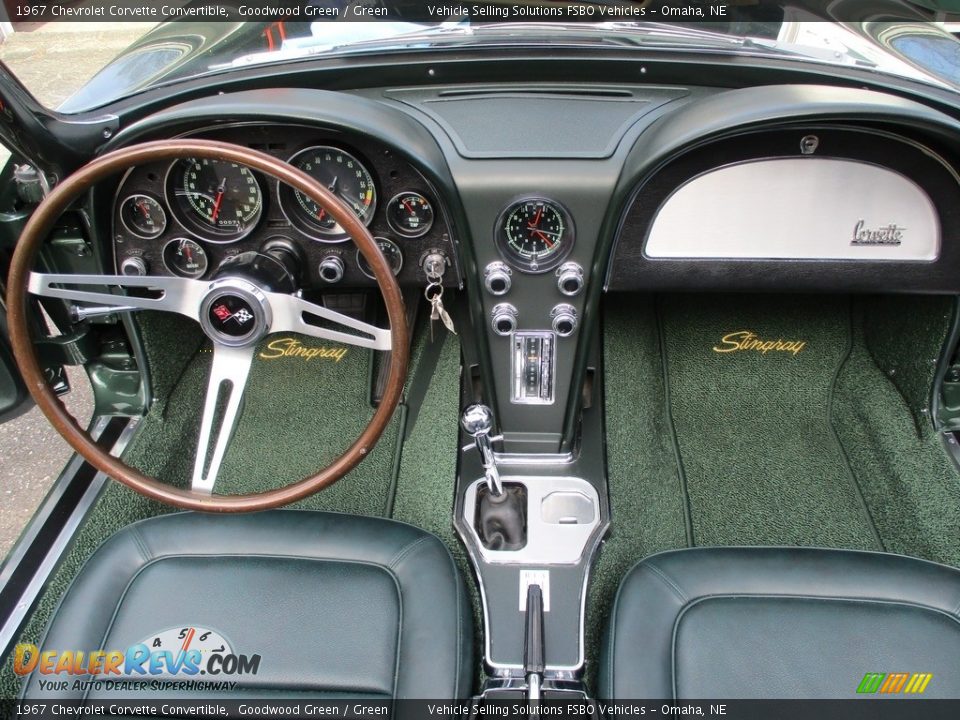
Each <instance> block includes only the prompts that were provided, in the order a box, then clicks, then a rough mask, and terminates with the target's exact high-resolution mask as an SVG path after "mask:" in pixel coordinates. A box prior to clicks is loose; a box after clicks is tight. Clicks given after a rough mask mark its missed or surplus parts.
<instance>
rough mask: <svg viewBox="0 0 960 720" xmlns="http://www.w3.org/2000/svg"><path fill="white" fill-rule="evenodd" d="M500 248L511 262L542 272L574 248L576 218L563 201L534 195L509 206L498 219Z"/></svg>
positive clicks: (519, 267) (561, 259)
mask: <svg viewBox="0 0 960 720" xmlns="http://www.w3.org/2000/svg"><path fill="white" fill-rule="evenodd" d="M496 233H497V247H498V248H499V249H500V252H501V253H502V254H503V256H504V257H505V258H506V259H507V260H508V261H509V262H510V264H511V265H513V266H514V267H516V268H517V269H519V270H522V271H524V272H531V273H540V272H546V271H547V270H551V269H553V268H555V267H556V266H557V265H559V264H560V263H561V262H562V261H563V259H564V258H565V257H566V256H567V255H568V254H569V253H570V251H571V250H572V249H573V239H574V230H573V220H572V219H571V217H570V214H569V213H568V212H567V211H566V209H565V208H564V207H563V206H562V205H560V203H558V202H555V201H553V200H548V199H547V198H539V197H531V198H525V199H523V200H519V201H517V202H515V203H513V204H512V205H510V206H509V207H508V208H507V209H506V210H504V211H503V213H502V214H501V215H500V219H499V221H498V222H497V230H496Z"/></svg>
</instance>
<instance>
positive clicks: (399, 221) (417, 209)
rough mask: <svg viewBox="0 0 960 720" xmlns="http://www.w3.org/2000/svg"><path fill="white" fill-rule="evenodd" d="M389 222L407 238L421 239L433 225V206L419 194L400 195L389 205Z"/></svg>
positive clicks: (406, 193)
mask: <svg viewBox="0 0 960 720" xmlns="http://www.w3.org/2000/svg"><path fill="white" fill-rule="evenodd" d="M387 222H388V223H389V224H390V227H392V228H393V229H394V230H395V231H397V232H398V233H400V234H401V235H403V236H405V237H410V238H415V237H420V236H421V235H425V234H426V233H427V232H428V231H429V230H430V227H431V226H432V225H433V206H432V205H430V201H429V200H427V199H426V198H425V197H424V196H423V195H421V194H420V193H418V192H404V193H400V194H399V195H397V196H396V197H394V198H393V200H391V201H390V202H389V203H388V204H387Z"/></svg>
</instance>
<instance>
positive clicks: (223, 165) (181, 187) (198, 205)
mask: <svg viewBox="0 0 960 720" xmlns="http://www.w3.org/2000/svg"><path fill="white" fill-rule="evenodd" d="M166 186H167V203H168V204H169V205H170V209H171V210H172V211H173V214H174V217H176V218H177V220H178V221H179V222H180V224H181V225H183V226H184V227H185V228H186V229H187V230H190V231H191V232H193V233H194V234H196V235H198V236H199V237H201V238H203V239H204V240H209V241H210V242H221V243H225V242H233V241H234V240H239V239H240V238H242V237H244V236H245V235H247V234H248V233H249V232H250V231H251V230H253V228H254V227H255V226H256V224H257V221H258V220H259V219H260V215H261V214H262V212H263V196H262V195H261V192H260V185H259V183H258V182H257V179H256V177H254V175H253V172H252V171H251V170H250V168H248V167H245V166H244V165H240V164H238V163H234V162H227V161H224V160H207V159H203V160H195V159H192V158H188V159H186V160H178V161H176V162H175V163H173V165H171V166H170V170H169V171H168V172H167V182H166Z"/></svg>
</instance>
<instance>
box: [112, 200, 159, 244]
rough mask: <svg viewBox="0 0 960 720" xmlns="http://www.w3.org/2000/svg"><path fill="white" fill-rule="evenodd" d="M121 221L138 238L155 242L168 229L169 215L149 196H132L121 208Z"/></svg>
mask: <svg viewBox="0 0 960 720" xmlns="http://www.w3.org/2000/svg"><path fill="white" fill-rule="evenodd" d="M120 220H121V221H122V222H123V225H124V227H125V228H127V230H129V231H130V232H132V233H133V234H134V235H136V236H137V237H142V238H145V239H147V240H153V239H154V238H158V237H160V236H161V235H163V231H164V230H166V229H167V214H166V213H165V212H164V211H163V206H161V205H160V203H158V202H157V201H156V200H154V199H153V198H152V197H150V196H149V195H131V196H130V197H128V198H127V199H126V200H124V201H123V204H122V205H121V206H120Z"/></svg>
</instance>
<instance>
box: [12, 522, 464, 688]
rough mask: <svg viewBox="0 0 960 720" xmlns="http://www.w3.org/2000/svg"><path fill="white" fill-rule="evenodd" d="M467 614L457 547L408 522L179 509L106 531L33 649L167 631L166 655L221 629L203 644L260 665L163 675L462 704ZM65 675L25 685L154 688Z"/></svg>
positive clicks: (130, 640)
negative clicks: (454, 554)
mask: <svg viewBox="0 0 960 720" xmlns="http://www.w3.org/2000/svg"><path fill="white" fill-rule="evenodd" d="M471 624H472V615H471V610H470V603H469V601H468V600H467V598H466V596H465V593H464V587H463V582H462V578H460V576H459V574H458V572H457V569H456V566H455V565H454V563H453V560H452V558H451V557H450V553H449V552H448V550H447V549H446V547H445V546H444V545H443V543H441V542H440V540H438V539H437V538H436V537H435V536H433V535H430V534H428V533H426V532H423V531H422V530H418V529H417V528H414V527H412V526H409V525H404V524H402V523H398V522H392V521H389V520H381V519H375V518H365V517H354V516H349V515H339V514H333V513H321V512H307V511H291V510H280V511H272V512H265V513H258V514H256V515H235V516H216V515H204V514H198V513H178V514H174V515H166V516H161V517H157V518H153V519H150V520H144V521H141V522H138V523H135V524H134V525H131V526H129V527H127V528H124V529H123V530H122V531H120V532H119V533H117V534H116V535H114V536H113V537H112V538H110V539H109V540H107V541H106V542H105V543H104V544H103V545H102V546H101V547H100V549H99V550H97V552H96V553H94V555H93V556H92V557H91V558H90V560H89V561H88V562H87V564H86V565H85V566H84V568H83V569H82V570H81V572H80V573H79V575H78V577H77V578H76V580H75V581H74V583H73V585H72V586H71V587H70V589H69V591H68V592H67V594H66V595H65V597H64V599H63V601H62V603H61V605H60V607H59V609H58V610H57V612H56V613H55V615H54V618H53V620H52V621H51V624H50V627H49V629H48V631H47V635H46V638H45V639H44V640H43V642H42V643H41V645H40V649H41V650H44V649H51V650H65V649H71V650H83V651H92V650H100V649H103V650H126V649H127V648H128V647H130V646H132V645H136V644H138V643H147V644H148V645H150V647H151V649H154V645H155V639H156V638H158V637H159V638H160V643H159V646H160V649H163V650H172V651H173V653H174V655H176V654H177V653H178V651H179V649H180V648H181V646H182V644H183V642H185V641H186V635H190V636H191V642H192V643H193V644H192V645H191V646H190V647H191V648H193V649H203V647H204V643H203V642H201V640H202V636H203V635H204V634H205V633H206V632H207V631H213V632H212V633H211V635H210V636H208V637H207V638H205V642H206V643H207V645H208V646H209V642H210V641H211V640H214V641H217V642H219V639H220V638H224V639H225V640H226V641H227V643H228V644H229V649H230V650H232V651H233V653H235V654H246V655H250V656H252V655H254V654H259V655H260V656H261V660H260V663H259V670H258V672H257V673H256V674H255V675H254V674H247V675H239V676H223V675H220V676H219V677H214V676H212V675H209V674H204V675H200V674H196V675H193V676H192V677H190V676H186V675H183V674H179V675H177V676H175V677H174V678H169V677H166V678H164V679H174V680H184V681H191V680H192V681H204V682H206V681H220V680H228V681H231V682H233V681H236V682H237V686H236V687H235V688H234V689H233V690H232V691H229V692H223V691H218V692H216V693H215V696H216V697H217V698H222V699H228V698H231V697H232V698H243V697H257V698H264V697H271V696H272V697H291V698H294V699H296V698H298V697H304V698H323V697H336V696H337V694H341V695H344V696H347V697H351V698H353V697H368V698H389V697H398V698H409V697H413V698H417V697H421V698H435V699H440V698H443V699H454V698H459V697H462V696H464V695H466V694H468V693H469V692H470V683H471V681H472V677H473V675H472V672H473V671H472V667H471V663H472V657H473V655H472V637H473V634H472V628H471ZM190 628H193V629H194V630H195V632H194V633H192V635H191V634H190V633H189V630H190ZM180 630H186V631H187V633H185V634H184V635H182V636H181V634H180ZM181 637H182V638H183V639H181ZM212 649H213V648H211V650H212ZM204 657H206V656H204ZM65 677H66V678H67V679H69V680H70V682H69V683H68V689H67V690H65V691H43V690H41V688H40V684H39V681H40V680H41V679H46V680H51V679H59V678H57V676H55V675H53V676H51V675H48V676H45V677H42V676H40V675H39V673H37V672H34V674H33V675H32V676H30V677H29V678H28V679H27V681H26V683H25V688H24V690H25V692H24V694H25V695H26V696H27V697H29V698H31V699H32V698H45V697H46V698H51V697H55V698H58V699H66V698H82V697H84V696H86V697H88V698H96V697H102V696H109V697H112V698H120V697H131V698H141V699H142V698H143V697H144V695H145V694H144V692H143V691H142V690H141V691H135V690H134V691H119V692H118V691H117V690H116V689H113V690H110V691H108V690H107V689H106V688H104V689H102V690H97V689H92V690H89V691H87V692H86V693H85V692H84V691H83V690H79V689H78V690H73V689H72V685H73V680H75V679H76V678H75V677H73V676H65ZM111 677H112V678H113V679H116V676H106V677H105V678H103V679H109V678H111ZM139 679H146V680H150V679H152V678H151V677H150V676H149V675H147V676H146V677H145V678H139ZM161 695H162V694H157V693H150V696H151V697H160V696H161ZM171 696H177V697H207V698H209V697H211V692H210V691H198V690H195V689H191V688H190V687H188V686H184V687H182V688H177V689H175V690H173V691H171V693H169V694H167V695H166V696H165V697H171Z"/></svg>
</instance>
